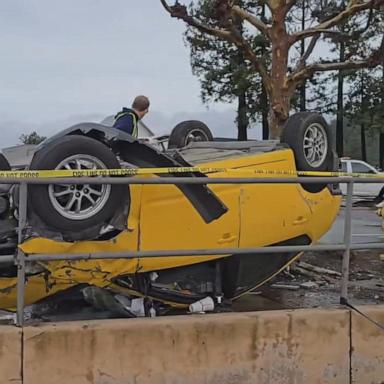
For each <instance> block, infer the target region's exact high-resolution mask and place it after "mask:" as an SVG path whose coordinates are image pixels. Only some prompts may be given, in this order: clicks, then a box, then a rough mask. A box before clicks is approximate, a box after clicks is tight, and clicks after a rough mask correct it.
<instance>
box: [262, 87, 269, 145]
mask: <svg viewBox="0 0 384 384" xmlns="http://www.w3.org/2000/svg"><path fill="white" fill-rule="evenodd" d="M260 104H261V125H262V127H263V140H268V137H269V125H268V95H267V91H266V90H265V87H264V85H262V88H261V96H260Z"/></svg>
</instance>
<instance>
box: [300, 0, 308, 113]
mask: <svg viewBox="0 0 384 384" xmlns="http://www.w3.org/2000/svg"><path fill="white" fill-rule="evenodd" d="M302 1H303V2H302V4H301V30H302V31H304V30H305V8H306V1H305V0H302ZM300 54H301V57H303V56H304V54H305V39H303V40H301V52H300ZM306 93H307V82H306V81H305V80H304V82H303V84H302V86H301V87H300V111H301V112H305V111H306V110H307V107H306V101H307V95H306Z"/></svg>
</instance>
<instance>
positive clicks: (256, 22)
mask: <svg viewBox="0 0 384 384" xmlns="http://www.w3.org/2000/svg"><path fill="white" fill-rule="evenodd" d="M232 12H233V13H234V14H235V15H236V16H238V17H240V18H241V19H242V20H246V21H248V23H250V24H252V25H253V26H254V27H255V28H257V29H258V30H259V31H260V32H262V33H263V34H264V35H267V32H268V25H267V24H265V23H263V22H262V21H261V20H260V19H259V18H258V17H256V16H253V15H252V14H250V13H249V12H247V11H244V9H242V8H240V7H239V6H238V5H235V6H233V7H232Z"/></svg>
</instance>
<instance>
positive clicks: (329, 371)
mask: <svg viewBox="0 0 384 384" xmlns="http://www.w3.org/2000/svg"><path fill="white" fill-rule="evenodd" d="M24 340H25V349H24V354H25V363H24V380H25V382H26V383H28V384H40V383H41V378H42V377H49V383H50V384H59V383H67V382H68V378H69V377H70V378H71V380H70V382H71V384H88V383H97V384H117V383H119V384H120V383H121V384H122V383H124V384H131V383H132V384H133V383H135V384H144V383H151V384H156V383H159V384H160V383H161V384H162V383H172V384H177V383H183V384H189V383H190V384H192V383H193V384H195V383H212V384H213V383H217V384H224V383H236V384H237V383H238V384H246V383H256V382H257V383H258V384H263V383H269V384H272V383H273V384H275V383H281V384H308V383H318V384H320V383H321V384H328V383H329V384H331V383H332V384H336V383H340V384H344V383H345V384H347V383H349V312H348V311H346V310H334V311H325V310H297V311H273V312H258V313H244V314H241V313H236V314H220V315H207V316H182V317H173V318H169V317H163V318H157V319H134V320H116V321H115V320H113V321H103V322H97V321H95V322H89V323H87V324H84V323H66V324H60V325H59V326H57V325H42V326H40V327H36V328H25V330H24Z"/></svg>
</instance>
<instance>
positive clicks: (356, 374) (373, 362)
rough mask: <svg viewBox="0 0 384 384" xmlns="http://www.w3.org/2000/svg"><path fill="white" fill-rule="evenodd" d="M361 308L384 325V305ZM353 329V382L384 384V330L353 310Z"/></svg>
mask: <svg viewBox="0 0 384 384" xmlns="http://www.w3.org/2000/svg"><path fill="white" fill-rule="evenodd" d="M359 309H361V310H362V311H363V312H364V314H366V315H368V316H369V317H370V318H372V319H373V320H375V321H376V322H378V323H380V324H382V325H384V307H382V306H380V307H379V306H365V307H361V308H359ZM352 331H353V332H352V378H353V383H369V384H384V330H382V329H380V328H378V327H377V326H376V325H374V324H372V323H371V322H369V321H368V320H367V319H365V318H364V317H362V316H360V315H359V314H357V313H355V312H353V313H352Z"/></svg>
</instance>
